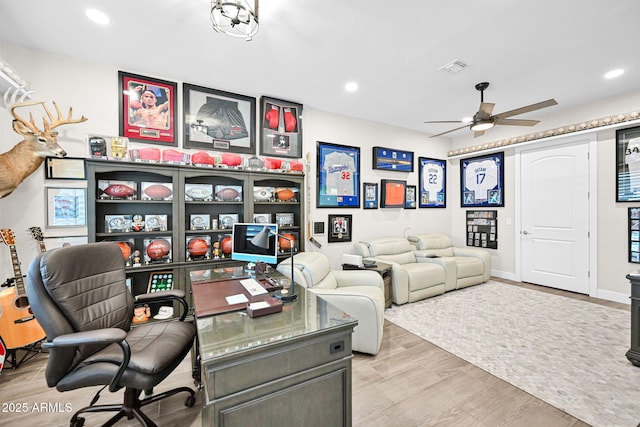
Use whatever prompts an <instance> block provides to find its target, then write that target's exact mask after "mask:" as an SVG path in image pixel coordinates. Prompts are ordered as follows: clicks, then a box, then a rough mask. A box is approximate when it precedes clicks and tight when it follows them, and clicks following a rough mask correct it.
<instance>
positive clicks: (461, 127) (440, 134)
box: [429, 124, 470, 138]
mask: <svg viewBox="0 0 640 427" xmlns="http://www.w3.org/2000/svg"><path fill="white" fill-rule="evenodd" d="M469 126H470V125H468V124H466V125H464V126H460V127H459V128H455V129H451V130H448V131H446V132H442V133H439V134H436V135H431V136H430V137H429V138H435V137H436V136H442V135H445V134H447V133H450V132H454V131H457V130H460V129H463V128H466V127H469Z"/></svg>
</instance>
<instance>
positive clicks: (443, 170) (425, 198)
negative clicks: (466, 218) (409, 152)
mask: <svg viewBox="0 0 640 427" xmlns="http://www.w3.org/2000/svg"><path fill="white" fill-rule="evenodd" d="M418 165H419V173H420V178H419V185H420V189H419V200H418V206H419V207H421V208H446V207H447V163H446V162H445V161H444V160H439V159H429V158H427V157H419V158H418Z"/></svg>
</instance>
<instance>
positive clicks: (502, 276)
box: [491, 270, 517, 281]
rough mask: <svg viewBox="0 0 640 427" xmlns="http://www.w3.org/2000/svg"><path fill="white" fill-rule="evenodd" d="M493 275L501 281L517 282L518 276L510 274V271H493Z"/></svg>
mask: <svg viewBox="0 0 640 427" xmlns="http://www.w3.org/2000/svg"><path fill="white" fill-rule="evenodd" d="M491 275H492V276H494V277H499V278H500V279H507V280H513V281H516V280H517V279H516V274H515V273H510V272H508V271H499V270H491Z"/></svg>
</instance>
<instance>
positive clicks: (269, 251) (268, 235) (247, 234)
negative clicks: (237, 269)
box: [231, 222, 278, 264]
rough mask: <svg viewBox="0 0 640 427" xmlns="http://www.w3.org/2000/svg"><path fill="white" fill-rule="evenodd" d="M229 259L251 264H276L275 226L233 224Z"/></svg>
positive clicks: (276, 234) (276, 229) (276, 233)
mask: <svg viewBox="0 0 640 427" xmlns="http://www.w3.org/2000/svg"><path fill="white" fill-rule="evenodd" d="M231 240H232V249H231V259H233V260H237V261H248V262H253V263H259V262H265V263H267V264H277V263H278V225H277V224H253V223H251V224H249V223H241V222H240V223H235V224H233V235H232V238H231Z"/></svg>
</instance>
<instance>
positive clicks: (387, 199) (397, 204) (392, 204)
mask: <svg viewBox="0 0 640 427" xmlns="http://www.w3.org/2000/svg"><path fill="white" fill-rule="evenodd" d="M406 197H407V181H402V180H399V179H381V180H380V207H381V208H404V206H405V201H406Z"/></svg>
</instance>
